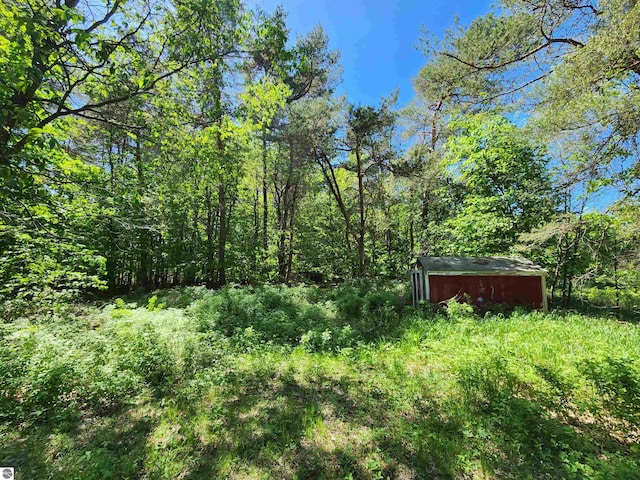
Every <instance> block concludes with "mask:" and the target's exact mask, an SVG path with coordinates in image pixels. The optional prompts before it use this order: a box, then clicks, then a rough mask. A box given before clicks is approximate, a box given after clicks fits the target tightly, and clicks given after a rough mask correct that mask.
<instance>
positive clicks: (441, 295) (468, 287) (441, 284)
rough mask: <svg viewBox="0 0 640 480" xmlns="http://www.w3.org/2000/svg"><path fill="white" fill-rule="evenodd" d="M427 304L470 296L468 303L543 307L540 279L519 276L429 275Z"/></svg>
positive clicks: (537, 277) (538, 277)
mask: <svg viewBox="0 0 640 480" xmlns="http://www.w3.org/2000/svg"><path fill="white" fill-rule="evenodd" d="M428 283H429V301H430V302H431V303H440V302H443V301H446V300H449V299H450V298H452V297H458V298H459V299H462V298H463V296H464V294H468V295H469V296H470V297H471V303H473V304H475V305H478V306H482V305H484V304H486V303H488V302H491V303H507V304H510V305H523V306H528V307H533V308H539V309H543V308H544V298H543V290H542V277H540V276H520V275H429V278H428Z"/></svg>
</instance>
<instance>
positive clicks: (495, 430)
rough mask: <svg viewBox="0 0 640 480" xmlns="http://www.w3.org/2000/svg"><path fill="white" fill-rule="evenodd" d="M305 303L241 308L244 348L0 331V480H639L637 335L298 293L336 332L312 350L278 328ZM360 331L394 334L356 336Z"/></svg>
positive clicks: (176, 324)
mask: <svg viewBox="0 0 640 480" xmlns="http://www.w3.org/2000/svg"><path fill="white" fill-rule="evenodd" d="M343 293H344V292H343ZM308 294H309V292H306V291H305V290H303V289H302V290H301V289H298V290H296V291H294V292H292V295H293V297H292V298H290V299H289V298H288V297H287V295H288V292H287V291H286V290H283V291H279V292H270V291H268V292H266V293H265V294H264V295H263V294H262V293H260V292H258V293H255V292H251V293H249V295H252V296H253V297H252V298H253V299H254V300H255V299H256V298H257V299H258V300H260V302H261V303H262V307H260V308H262V310H259V311H258V310H256V309H255V308H254V307H255V304H254V306H253V307H251V308H252V309H253V310H252V312H253V315H254V317H253V324H252V325H250V327H251V328H250V330H249V331H247V328H249V327H247V326H246V325H245V324H244V323H243V324H242V328H241V329H239V330H234V329H233V328H230V327H229V325H230V322H231V320H230V319H228V318H226V319H225V320H224V325H223V331H220V330H219V329H218V328H217V324H216V323H215V322H214V321H211V322H209V321H203V320H206V319H203V318H202V317H201V316H198V314H194V313H193V311H194V309H193V308H191V309H189V310H187V311H185V310H184V309H177V308H168V309H167V308H164V309H162V310H159V311H152V310H153V309H149V308H147V307H145V306H142V307H138V306H136V305H126V304H124V303H123V302H120V303H119V307H118V308H116V307H114V306H109V307H108V308H105V309H103V310H101V311H98V310H96V311H94V312H93V313H91V314H90V316H91V318H90V319H88V318H87V317H86V316H83V317H81V318H76V319H75V320H74V319H70V320H67V322H66V323H60V324H38V323H23V324H20V325H5V326H4V327H3V341H2V351H1V353H2V364H1V365H2V367H1V368H2V369H3V372H2V373H3V383H2V397H1V398H2V403H1V404H0V405H1V406H2V417H1V420H2V423H0V434H1V435H2V437H1V438H2V440H1V441H0V463H2V464H5V465H15V466H16V467H17V471H18V472H19V475H20V476H18V477H17V478H38V479H39V478H51V477H53V476H63V477H64V478H82V479H99V478H147V479H162V478H166V479H174V478H191V479H211V478H243V479H244V478H257V479H262V478H288V479H294V478H298V479H302V478H354V479H356V478H603V479H604V478H630V479H631V478H637V471H638V468H639V465H640V448H638V439H639V430H638V425H639V423H640V422H639V420H640V338H639V336H640V332H639V329H638V327H637V326H636V325H635V324H630V323H623V322H619V321H617V320H612V319H606V318H597V317H590V316H581V315H578V314H573V313H567V314H564V313H551V314H542V313H524V312H522V313H515V314H512V315H509V316H506V317H505V316H500V315H487V316H485V317H482V318H480V317H476V316H473V315H469V314H461V315H459V316H446V315H444V314H432V313H424V312H423V313H421V312H416V311H414V310H413V309H410V308H407V309H404V308H403V309H402V310H394V308H396V307H393V306H392V305H393V299H392V298H391V297H385V296H384V295H381V296H378V297H369V298H371V299H372V300H371V304H370V305H371V306H367V304H366V302H365V303H362V302H359V301H356V300H354V298H353V296H354V292H353V291H347V292H346V293H344V294H345V295H348V296H349V299H348V301H346V300H344V301H343V299H340V298H336V297H335V296H333V297H332V296H331V294H321V293H319V292H317V291H314V292H312V294H313V296H315V297H316V299H315V302H316V303H317V304H319V305H325V306H326V305H327V302H328V303H329V307H328V309H329V313H327V314H326V315H325V316H323V317H322V321H323V322H325V323H323V324H322V328H323V330H321V331H322V332H324V331H327V330H329V331H331V332H332V334H333V332H335V331H338V330H341V329H343V328H344V327H345V326H346V325H353V330H352V332H351V333H350V335H351V337H350V338H346V337H344V338H342V339H340V341H339V342H335V341H333V339H329V340H327V341H325V342H324V343H323V341H322V339H321V337H318V342H317V343H315V344H313V345H311V344H309V343H308V342H304V341H300V340H301V338H298V341H296V339H295V338H294V337H292V336H291V332H294V331H297V327H296V326H292V325H291V324H290V318H292V316H294V315H298V313H295V311H294V310H295V309H294V307H295V305H297V304H302V305H303V311H304V312H306V313H305V315H312V314H314V312H317V311H316V310H314V308H312V306H313V304H314V302H310V300H309V299H310V298H311V297H310V296H307V295H308ZM234 295H235V297H233V298H231V299H230V300H228V301H230V302H235V303H233V305H236V306H237V305H239V304H243V305H250V303H248V302H245V303H243V302H244V300H243V299H242V298H238V297H241V295H242V292H241V291H239V292H235V293H234ZM385 295H386V294H385ZM363 298H364V297H363ZM381 299H382V300H381ZM387 300H388V303H385V302H387ZM201 301H205V302H206V301H209V300H207V299H206V298H205V299H204V300H201ZM214 301H215V302H219V299H214ZM267 302H272V304H271V306H265V303H267ZM334 302H335V303H334ZM340 302H343V303H342V305H347V307H345V308H344V309H342V310H341V308H342V307H340V305H341V303H340ZM360 303H362V304H360ZM354 304H355V305H360V306H359V307H358V308H361V310H360V313H358V311H354V307H353V305H354ZM283 305H284V308H285V309H286V313H285V314H282V315H286V316H287V318H284V316H281V317H278V315H281V314H279V313H276V314H272V313H271V312H273V311H277V310H278V309H279V308H281V307H282V306H283ZM374 305H375V308H374ZM169 307H171V305H169ZM234 308H236V307H234ZM195 311H196V312H198V311H199V312H202V311H210V310H209V307H207V308H202V306H200V307H197V308H196V309H195ZM364 312H370V313H371V314H374V315H376V314H377V315H380V316H379V318H378V320H380V319H381V318H387V319H389V320H390V321H391V322H395V326H394V328H392V329H390V328H382V329H381V331H380V334H379V335H372V334H371V332H370V331H369V330H368V329H367V328H366V317H362V318H353V316H354V315H364ZM394 312H397V313H394ZM301 315H302V314H301ZM274 318H282V319H283V322H284V324H274V323H273V322H274V320H273V319H274ZM245 321H247V320H246V319H245ZM303 321H310V317H309V320H303ZM271 329H275V330H273V331H274V332H275V334H274V335H272V334H271V332H272V330H271ZM225 332H226V333H225ZM327 336H328V335H327Z"/></svg>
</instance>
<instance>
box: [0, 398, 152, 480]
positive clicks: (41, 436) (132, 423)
mask: <svg viewBox="0 0 640 480" xmlns="http://www.w3.org/2000/svg"><path fill="white" fill-rule="evenodd" d="M153 425H154V421H153V420H152V419H150V418H149V417H144V416H140V415H138V414H136V413H134V412H133V411H132V410H124V411H121V412H119V413H114V414H113V415H111V416H92V417H85V418H81V417H79V416H78V417H77V420H76V421H75V422H70V421H66V422H64V423H56V422H55V421H49V422H46V423H43V424H40V425H31V426H26V425H22V426H16V427H14V428H9V427H8V426H5V431H4V432H2V437H3V440H2V442H1V443H0V464H2V465H11V466H14V467H15V468H16V479H17V480H20V479H44V478H82V479H87V480H92V479H111V478H127V479H134V478H140V477H141V475H142V473H143V468H144V459H145V454H146V440H147V435H148V434H149V432H150V431H151V430H152V429H153Z"/></svg>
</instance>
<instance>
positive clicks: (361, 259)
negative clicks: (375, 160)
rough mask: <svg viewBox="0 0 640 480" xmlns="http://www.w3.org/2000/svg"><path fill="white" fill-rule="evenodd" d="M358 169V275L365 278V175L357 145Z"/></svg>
mask: <svg viewBox="0 0 640 480" xmlns="http://www.w3.org/2000/svg"><path fill="white" fill-rule="evenodd" d="M355 154H356V167H357V171H356V173H357V175H358V213H359V220H360V221H359V224H358V273H359V274H360V276H365V275H366V273H367V265H366V258H365V250H364V236H365V219H364V178H363V177H364V174H363V171H362V159H361V157H360V146H359V145H356V149H355Z"/></svg>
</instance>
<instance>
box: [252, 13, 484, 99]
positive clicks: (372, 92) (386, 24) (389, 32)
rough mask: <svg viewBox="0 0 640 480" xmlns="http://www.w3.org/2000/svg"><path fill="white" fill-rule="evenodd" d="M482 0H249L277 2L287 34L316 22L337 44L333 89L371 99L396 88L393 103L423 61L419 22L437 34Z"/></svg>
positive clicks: (407, 91)
mask: <svg viewBox="0 0 640 480" xmlns="http://www.w3.org/2000/svg"><path fill="white" fill-rule="evenodd" d="M490 3H491V2H489V1H487V0H478V1H473V0H465V1H445V0H426V1H424V0H423V1H418V0H399V1H396V2H393V1H383V0H326V1H321V0H320V1H318V0H316V1H311V0H286V1H277V0H253V1H250V2H249V5H250V6H253V5H257V6H260V7H262V8H263V9H264V10H266V11H268V12H271V11H273V10H274V8H275V7H276V6H277V5H282V6H283V7H284V9H285V10H286V11H287V12H288V13H289V16H288V21H287V25H288V26H289V28H290V29H291V35H292V37H294V38H295V36H296V35H304V34H305V33H307V32H308V31H309V30H311V29H312V28H313V27H315V26H316V25H318V24H321V25H322V27H323V28H324V31H325V32H326V33H327V35H328V37H329V44H330V47H331V48H332V49H334V50H339V51H340V54H341V63H342V67H343V83H342V85H340V87H339V89H338V93H339V94H344V95H346V96H347V98H348V99H349V101H351V102H353V103H356V104H358V103H361V104H377V103H378V102H379V100H380V97H382V96H386V95H389V94H390V93H391V92H392V91H393V90H395V89H396V88H400V98H399V102H398V103H399V105H400V106H402V105H405V104H406V103H408V102H409V100H411V98H412V97H413V89H412V83H411V82H412V79H413V77H415V75H416V74H417V73H418V70H419V69H420V67H421V66H422V65H423V64H424V63H425V59H424V56H423V55H422V53H420V51H419V50H417V49H416V46H417V44H418V40H419V38H420V31H421V27H422V26H423V25H424V26H425V27H426V28H427V30H429V31H430V32H431V33H433V34H435V35H437V36H439V37H440V36H441V35H442V33H443V32H444V30H445V29H446V28H447V27H449V26H450V25H451V24H452V23H453V21H454V18H455V17H456V16H458V17H459V18H460V22H461V23H462V24H464V25H467V24H468V23H469V22H470V21H471V20H472V19H473V18H475V17H476V16H478V15H481V14H483V13H486V12H487V11H488V10H489V5H490Z"/></svg>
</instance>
